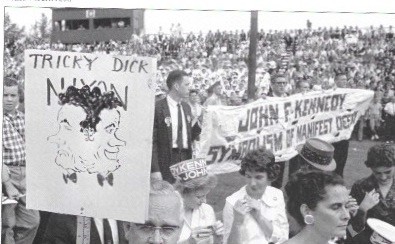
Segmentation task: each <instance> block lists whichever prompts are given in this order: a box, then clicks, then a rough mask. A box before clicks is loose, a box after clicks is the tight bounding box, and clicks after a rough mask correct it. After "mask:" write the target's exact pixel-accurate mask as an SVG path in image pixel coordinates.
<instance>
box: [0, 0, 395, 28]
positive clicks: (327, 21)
mask: <svg viewBox="0 0 395 244" xmlns="http://www.w3.org/2000/svg"><path fill="white" fill-rule="evenodd" d="M186 2H188V1H186ZM284 2H285V1H283V0H277V1H272V0H266V1H264V0H262V1H260V2H259V3H267V4H259V5H249V4H248V3H250V1H247V4H245V5H243V4H240V1H239V4H238V5H237V4H233V3H227V4H226V5H220V6H216V5H210V4H208V6H205V5H196V6H195V5H183V2H180V3H179V4H178V5H176V6H179V8H188V9H190V8H193V9H232V10H233V9H239V10H243V11H196V10H146V12H145V29H146V33H156V32H157V31H158V29H159V26H162V28H163V31H165V32H168V31H169V30H170V26H171V24H172V23H174V24H177V23H180V24H181V26H182V28H183V31H184V32H190V31H192V32H199V31H203V32H207V31H208V30H217V29H220V30H240V29H244V30H248V29H249V28H250V13H249V12H247V11H245V10H249V9H258V10H265V11H268V10H269V11H270V10H282V11H292V10H308V11H356V12H361V11H362V12H366V11H369V12H387V13H388V12H392V13H394V14H339V13H329V14H319V13H289V12H287V13H270V12H264V11H260V12H259V15H258V29H265V30H269V29H278V30H279V29H294V28H304V27H306V21H307V20H308V19H309V20H310V21H311V22H312V23H313V28H317V27H324V26H327V27H329V26H334V27H335V26H339V27H343V26H344V25H347V26H349V25H352V26H355V25H358V26H359V27H362V28H364V27H369V26H370V25H373V26H379V25H381V24H382V25H384V26H386V27H388V26H389V25H393V24H395V1H393V0H376V1H364V0H360V1H358V4H355V3H356V2H354V1H344V0H343V1H340V0H332V1H312V0H303V1H296V0H293V1H288V2H287V3H286V4H284ZM317 2H321V3H320V4H317ZM323 3H325V4H323ZM153 6H155V8H165V7H166V6H162V5H158V4H157V3H156V4H155V5H153ZM224 6H225V7H224ZM147 7H150V8H152V6H150V5H149V4H148V5H147ZM173 9H174V7H173ZM5 11H6V12H7V13H9V14H10V17H11V20H12V21H13V22H15V23H17V24H18V25H20V26H25V27H26V29H29V28H30V27H31V26H32V25H33V24H34V22H35V20H38V19H39V18H40V16H41V13H44V14H46V15H48V16H49V17H51V10H50V9H49V8H32V7H23V8H22V7H18V8H15V7H13V8H9V7H7V8H6V10H5Z"/></svg>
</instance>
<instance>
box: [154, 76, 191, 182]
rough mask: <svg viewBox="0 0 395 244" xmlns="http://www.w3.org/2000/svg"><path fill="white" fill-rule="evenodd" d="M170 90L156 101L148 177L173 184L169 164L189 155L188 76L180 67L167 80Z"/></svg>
mask: <svg viewBox="0 0 395 244" xmlns="http://www.w3.org/2000/svg"><path fill="white" fill-rule="evenodd" d="M166 83H167V87H168V88H169V93H168V94H167V97H166V98H165V99H162V100H159V101H157V102H156V104H155V117H154V131H153V145H152V163H151V176H152V177H154V178H159V179H160V178H162V179H163V180H165V181H168V182H170V183H174V182H175V179H174V177H173V176H172V174H171V173H170V169H169V167H170V166H171V165H174V164H176V163H178V162H181V161H183V160H187V159H191V158H192V149H191V141H192V140H193V139H194V138H192V134H191V122H192V114H191V107H190V106H189V105H188V103H186V102H185V101H183V100H185V99H188V97H189V87H190V78H189V77H188V74H187V73H186V72H184V71H182V70H174V71H171V72H170V73H169V76H168V77H167V79H166Z"/></svg>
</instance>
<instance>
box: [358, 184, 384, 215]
mask: <svg viewBox="0 0 395 244" xmlns="http://www.w3.org/2000/svg"><path fill="white" fill-rule="evenodd" d="M379 202H380V194H379V193H378V192H376V190H375V189H373V190H371V191H370V192H366V193H365V197H364V198H363V200H362V202H361V204H360V205H359V208H360V209H361V210H363V211H365V212H367V211H368V210H370V209H371V208H373V207H374V206H376V205H377V204H378V203H379Z"/></svg>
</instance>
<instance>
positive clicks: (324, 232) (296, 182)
mask: <svg viewBox="0 0 395 244" xmlns="http://www.w3.org/2000/svg"><path fill="white" fill-rule="evenodd" d="M285 190H286V193H287V196H288V201H287V209H288V212H289V213H290V215H291V216H292V217H294V218H295V220H296V221H297V222H298V223H299V224H300V225H301V226H302V230H301V231H300V232H299V233H298V234H297V235H296V236H294V237H293V238H291V239H290V240H288V241H286V242H284V243H286V244H327V243H331V241H332V240H333V239H336V238H341V237H344V236H346V229H347V224H348V221H349V220H350V213H349V209H348V208H347V204H348V201H349V198H348V190H347V188H346V187H345V185H344V181H343V179H342V178H341V177H340V176H338V175H336V174H334V173H332V172H323V171H299V172H296V173H295V174H294V175H292V178H291V179H290V181H288V183H287V185H286V186H285Z"/></svg>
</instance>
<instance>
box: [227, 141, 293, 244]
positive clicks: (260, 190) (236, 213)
mask: <svg viewBox="0 0 395 244" xmlns="http://www.w3.org/2000/svg"><path fill="white" fill-rule="evenodd" d="M279 171H280V167H279V166H278V165H277V164H276V163H275V158H274V155H273V153H272V152H271V151H268V150H265V149H257V150H254V151H250V152H248V153H247V154H246V156H245V157H244V158H243V159H242V161H241V169H240V173H241V175H243V176H244V177H245V179H246V183H247V184H246V185H245V186H243V187H242V188H241V189H240V190H239V191H237V192H235V193H233V194H232V195H231V196H229V197H227V198H226V203H225V207H224V211H223V219H224V227H225V234H224V242H223V243H229V244H231V243H235V244H255V243H259V244H268V243H281V242H284V241H285V240H287V239H288V232H289V225H288V220H287V216H286V211H285V202H284V196H283V193H282V191H281V190H279V189H277V188H274V187H271V186H270V184H271V182H272V181H273V180H275V179H276V177H277V176H278V174H279Z"/></svg>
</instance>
